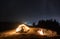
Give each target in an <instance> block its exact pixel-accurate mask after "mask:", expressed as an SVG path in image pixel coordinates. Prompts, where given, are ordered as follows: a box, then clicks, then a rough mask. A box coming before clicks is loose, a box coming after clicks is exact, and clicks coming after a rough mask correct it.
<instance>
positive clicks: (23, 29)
mask: <svg viewBox="0 0 60 39" xmlns="http://www.w3.org/2000/svg"><path fill="white" fill-rule="evenodd" d="M29 29H30V28H29V27H28V26H27V25H25V24H21V25H19V26H18V28H17V29H16V32H28V31H29Z"/></svg>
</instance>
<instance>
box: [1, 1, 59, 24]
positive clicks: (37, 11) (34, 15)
mask: <svg viewBox="0 0 60 39" xmlns="http://www.w3.org/2000/svg"><path fill="white" fill-rule="evenodd" d="M0 3H1V6H0V11H1V12H0V21H2V22H27V23H32V22H37V21H38V20H42V19H44V20H46V19H56V20H57V21H59V22H60V0H2V1H1V2H0Z"/></svg>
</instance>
